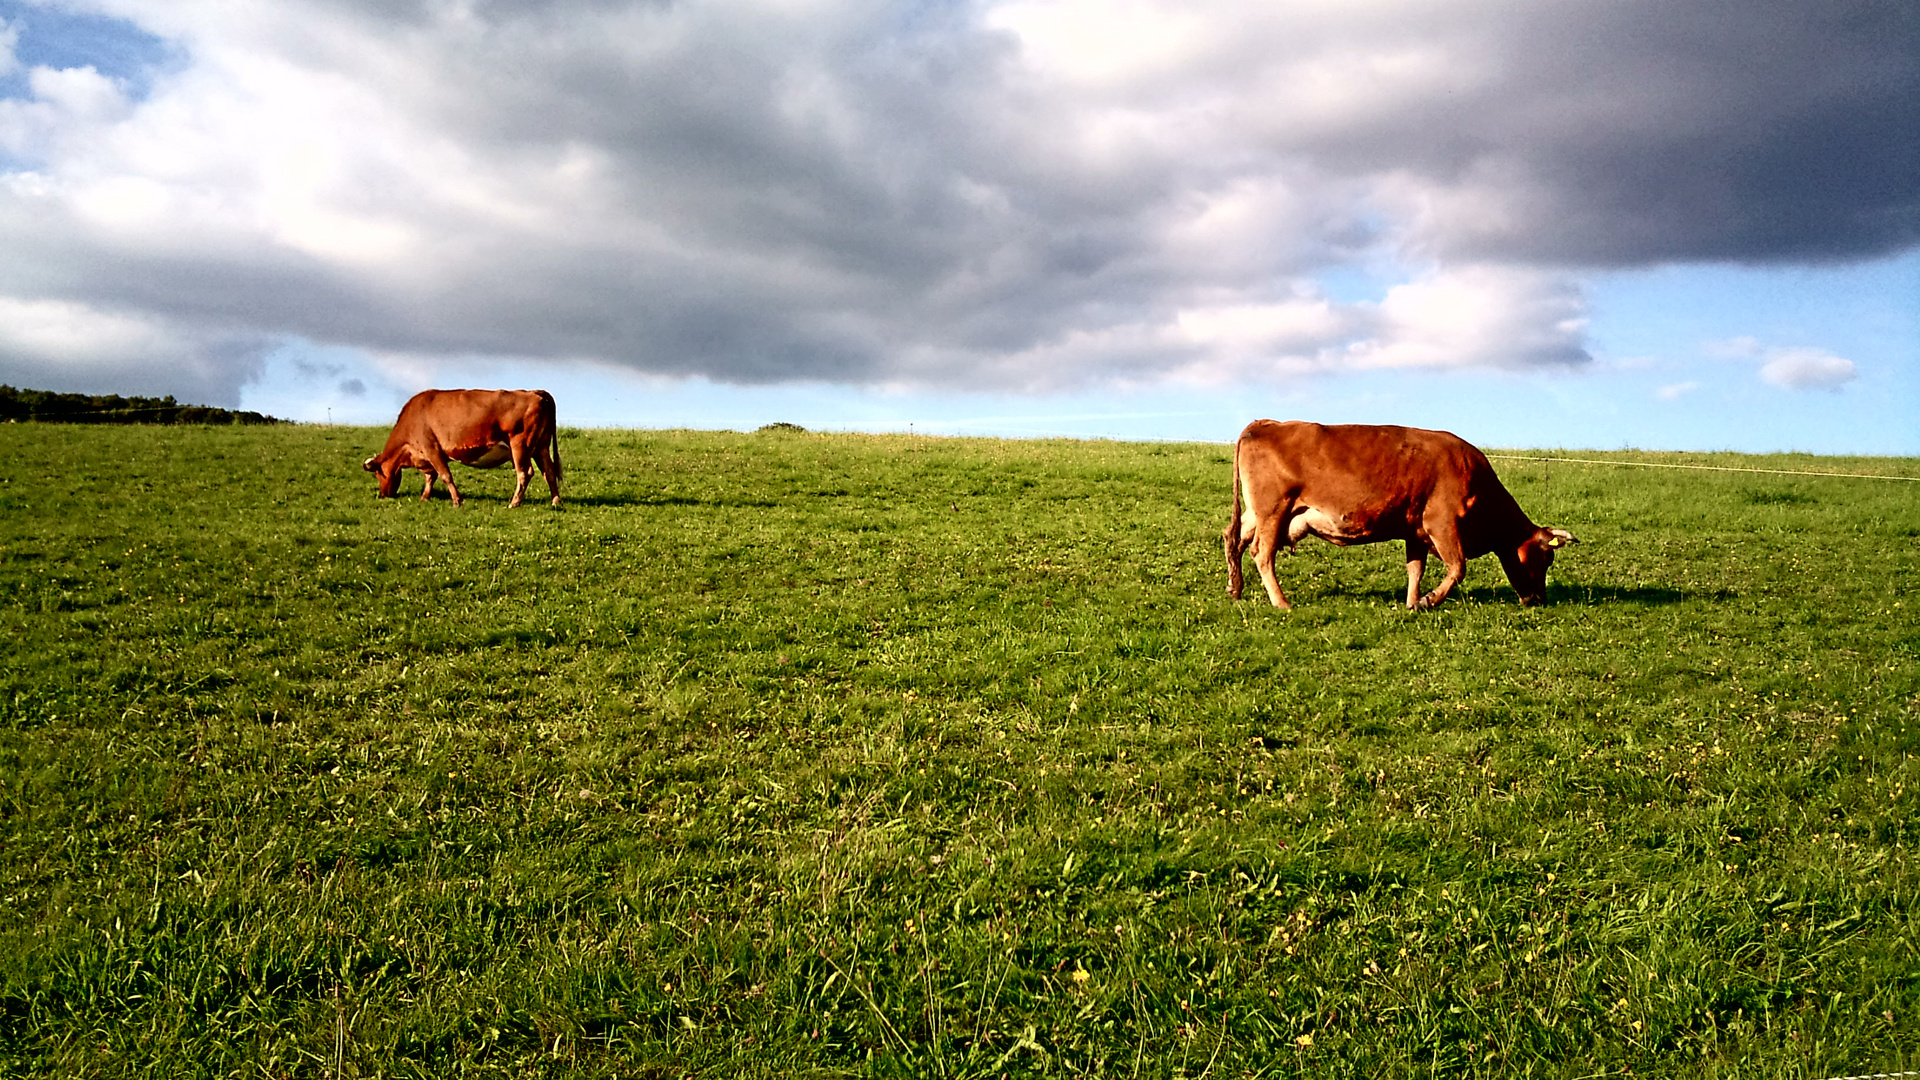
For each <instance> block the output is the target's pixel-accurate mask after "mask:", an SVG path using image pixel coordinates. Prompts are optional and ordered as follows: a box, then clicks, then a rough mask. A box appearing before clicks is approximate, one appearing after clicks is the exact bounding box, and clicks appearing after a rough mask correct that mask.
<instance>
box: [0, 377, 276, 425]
mask: <svg viewBox="0 0 1920 1080" xmlns="http://www.w3.org/2000/svg"><path fill="white" fill-rule="evenodd" d="M19 420H36V421H40V422H43V423H52V424H280V423H285V421H283V420H281V419H280V418H279V417H276V416H267V415H265V414H264V413H257V412H249V411H244V410H235V409H216V408H214V407H213V406H211V405H182V404H180V403H179V402H177V401H175V400H173V395H172V394H168V395H167V396H166V397H163V398H150V397H121V396H120V395H119V394H56V393H54V392H53V391H51V390H16V389H14V388H13V387H11V386H0V421H4V422H7V423H12V422H15V421H19Z"/></svg>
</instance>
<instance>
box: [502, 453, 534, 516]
mask: <svg viewBox="0 0 1920 1080" xmlns="http://www.w3.org/2000/svg"><path fill="white" fill-rule="evenodd" d="M507 449H508V450H509V451H511V452H512V454H513V498H511V499H508V500H507V509H509V510H511V509H513V508H514V507H516V506H519V505H520V500H522V499H524V498H526V497H527V481H528V480H530V479H532V476H531V475H530V473H529V470H531V469H532V468H533V465H532V463H531V462H529V461H528V460H527V441H526V440H525V439H523V438H512V439H508V440H507Z"/></svg>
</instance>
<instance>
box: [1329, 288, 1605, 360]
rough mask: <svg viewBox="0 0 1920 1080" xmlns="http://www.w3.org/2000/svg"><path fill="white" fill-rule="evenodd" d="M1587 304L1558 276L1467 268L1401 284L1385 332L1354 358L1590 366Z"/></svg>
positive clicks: (1360, 346)
mask: <svg viewBox="0 0 1920 1080" xmlns="http://www.w3.org/2000/svg"><path fill="white" fill-rule="evenodd" d="M1586 325H1587V320H1586V305H1585V303H1584V301H1583V300H1582V298H1581V295H1580V291H1579V289H1578V288H1577V287H1576V286H1574V285H1573V284H1572V283H1570V282H1568V281H1567V280H1565V279H1564V278H1561V277H1559V276H1557V275H1553V274H1548V273H1542V272H1539V271H1533V270H1523V269H1517V268H1514V267H1502V266H1491V265H1467V266H1461V267H1453V268H1446V269H1442V270H1440V271H1438V272H1436V273H1433V274H1429V275H1427V276H1425V277H1422V278H1420V279H1418V280H1415V281H1412V282H1408V283H1407V284H1404V285H1397V286H1395V287H1394V288H1393V289H1392V290H1390V291H1389V292H1388V293H1387V296H1386V299H1385V300H1383V301H1381V303H1380V306H1379V320H1378V331H1377V333H1376V335H1375V336H1374V337H1373V338H1371V339H1370V340H1366V341H1363V342H1360V343H1357V344H1355V345H1354V346H1353V347H1352V348H1351V349H1350V350H1349V355H1350V356H1351V358H1352V359H1353V361H1354V362H1355V363H1357V364H1358V365H1359V366H1362V367H1499V368H1528V367H1541V366H1548V367H1551V366H1567V365H1575V364H1584V363H1586V362H1587V361H1589V360H1590V359H1591V357H1590V356H1589V355H1588V353H1587V351H1586V349H1585V347H1584V345H1583V341H1584V339H1585V334H1586Z"/></svg>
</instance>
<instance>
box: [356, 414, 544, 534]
mask: <svg viewBox="0 0 1920 1080" xmlns="http://www.w3.org/2000/svg"><path fill="white" fill-rule="evenodd" d="M509 459H511V460H512V462H513V474H514V478H515V480H516V481H517V482H516V483H515V484H514V487H513V499H512V501H511V502H509V503H507V505H508V506H509V507H514V506H519V505H520V500H521V499H522V498H524V497H525V496H526V494H527V480H528V479H529V478H530V477H531V476H532V475H533V468H532V466H533V464H534V463H536V462H537V463H538V464H539V466H540V473H541V475H543V476H545V477H546V478H547V490H548V491H550V492H552V493H553V505H555V506H559V505H560V433H559V428H558V426H557V425H556V424H555V423H554V409H553V395H552V394H549V393H547V392H546V391H545V390H422V391H420V392H419V393H417V394H415V395H413V397H411V398H409V399H408V400H407V403H406V405H405V406H403V407H402V408H401V410H400V418H399V419H398V420H395V421H394V422H393V432H392V434H390V435H388V436H387V446H386V449H384V450H382V451H380V453H379V454H378V455H376V456H374V457H370V458H368V459H367V462H366V469H367V471H368V472H370V473H373V474H374V475H375V476H378V477H379V478H380V497H381V498H383V499H390V498H392V497H393V496H394V495H395V494H397V493H398V492H399V490H400V474H401V473H402V472H403V471H404V470H407V469H419V470H420V473H421V475H423V476H424V477H426V481H427V485H426V488H425V489H424V490H422V491H421V492H420V499H421V501H423V502H424V501H425V500H427V499H431V498H433V478H434V477H436V476H438V477H439V478H440V479H441V480H442V481H444V482H445V483H446V485H447V492H448V494H450V495H452V496H453V505H455V506H459V505H460V489H459V488H456V487H454V486H453V473H451V472H450V471H448V469H447V462H448V461H458V462H461V463H462V464H466V465H471V466H473V467H474V468H476V469H491V468H495V467H497V466H499V465H503V464H505V463H506V462H507V461H508V460H509ZM529 459H531V460H529Z"/></svg>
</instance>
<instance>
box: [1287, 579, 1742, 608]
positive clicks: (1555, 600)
mask: <svg viewBox="0 0 1920 1080" xmlns="http://www.w3.org/2000/svg"><path fill="white" fill-rule="evenodd" d="M1427 587H1428V588H1432V583H1430V582H1429V583H1428V586H1427ZM1263 595H1264V594H1263ZM1329 595H1332V596H1351V597H1365V598H1366V599H1369V600H1379V601H1381V602H1382V603H1387V604H1392V605H1394V606H1396V607H1405V606H1406V603H1407V594H1406V593H1404V592H1402V591H1400V590H1397V589H1367V590H1365V591H1355V592H1345V591H1343V590H1338V589H1336V590H1333V591H1332V592H1331V593H1330V594H1329ZM1738 596H1739V594H1738V593H1735V592H1733V591H1731V590H1728V589H1711V590H1707V591H1705V592H1702V591H1699V590H1695V589H1679V588H1674V587H1672V586H1670V585H1633V586H1623V585H1553V584H1549V585H1548V586H1547V596H1546V600H1545V602H1544V603H1542V604H1541V605H1540V606H1541V607H1543V608H1553V607H1589V606H1592V605H1595V604H1635V605H1638V606H1640V607H1666V606H1668V605H1670V604H1684V603H1686V602H1687V601H1689V600H1710V601H1715V602H1719V601H1726V600H1733V599H1736V598H1737V597H1738ZM1462 599H1466V600H1468V602H1469V603H1473V604H1501V605H1507V606H1510V607H1516V608H1517V607H1519V606H1520V598H1519V597H1518V596H1517V595H1515V593H1514V591H1513V590H1512V589H1511V588H1508V587H1505V586H1500V587H1495V588H1487V589H1475V590H1472V591H1471V592H1470V593H1469V594H1468V595H1467V596H1464V597H1463V596H1462V594H1461V592H1460V590H1457V589H1456V590H1455V591H1454V594H1453V595H1452V596H1450V597H1448V598H1447V600H1446V602H1445V603H1442V604H1441V605H1440V609H1445V608H1449V607H1452V606H1454V605H1455V604H1457V603H1459V601H1460V600H1462ZM1436 610H1439V609H1436Z"/></svg>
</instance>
